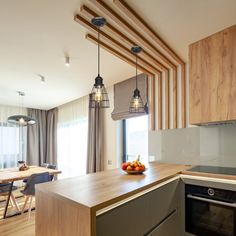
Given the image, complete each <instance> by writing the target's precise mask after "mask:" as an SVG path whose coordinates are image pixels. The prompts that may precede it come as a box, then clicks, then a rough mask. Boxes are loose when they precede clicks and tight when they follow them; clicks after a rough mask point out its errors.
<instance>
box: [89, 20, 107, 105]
mask: <svg viewBox="0 0 236 236" xmlns="http://www.w3.org/2000/svg"><path fill="white" fill-rule="evenodd" d="M91 23H92V24H93V25H94V26H95V27H96V28H97V32H98V76H97V77H96V78H95V84H94V85H93V89H92V91H91V93H90V94H89V108H109V107H110V105H109V98H108V94H107V91H106V88H105V86H104V84H103V78H102V77H101V76H100V28H101V27H103V26H104V25H105V24H106V19H105V18H103V17H95V18H93V19H92V21H91Z"/></svg>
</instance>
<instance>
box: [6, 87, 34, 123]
mask: <svg viewBox="0 0 236 236" xmlns="http://www.w3.org/2000/svg"><path fill="white" fill-rule="evenodd" d="M17 93H18V94H19V96H20V98H21V100H22V101H23V97H24V96H25V93H24V92H21V91H17ZM22 101H21V104H20V106H19V107H20V110H21V112H22V108H23V102H22ZM7 122H8V123H10V124H14V125H19V126H29V125H34V124H36V120H35V119H33V118H32V117H30V116H25V115H14V116H9V117H8V119H7Z"/></svg>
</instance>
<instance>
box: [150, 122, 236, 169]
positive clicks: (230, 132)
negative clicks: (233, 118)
mask: <svg viewBox="0 0 236 236" xmlns="http://www.w3.org/2000/svg"><path fill="white" fill-rule="evenodd" d="M149 159H150V160H154V159H155V160H158V161H161V162H166V163H178V164H192V165H214V166H229V167H236V125H224V126H217V127H191V128H186V129H176V130H163V131H159V132H156V131H150V132H149Z"/></svg>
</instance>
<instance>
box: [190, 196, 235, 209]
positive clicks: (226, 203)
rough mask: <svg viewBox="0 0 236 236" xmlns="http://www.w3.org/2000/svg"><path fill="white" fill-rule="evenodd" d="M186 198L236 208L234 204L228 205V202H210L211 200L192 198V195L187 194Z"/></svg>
mask: <svg viewBox="0 0 236 236" xmlns="http://www.w3.org/2000/svg"><path fill="white" fill-rule="evenodd" d="M187 198H190V199H194V200H199V201H203V202H209V203H215V204H218V205H222V206H229V207H234V208H236V203H228V202H222V201H218V200H212V199H208V198H203V197H197V196H193V195H192V194H188V195H187Z"/></svg>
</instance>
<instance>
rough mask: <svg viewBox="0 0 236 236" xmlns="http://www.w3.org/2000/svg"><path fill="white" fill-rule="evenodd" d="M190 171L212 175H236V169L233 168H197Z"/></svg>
mask: <svg viewBox="0 0 236 236" xmlns="http://www.w3.org/2000/svg"><path fill="white" fill-rule="evenodd" d="M189 171H194V172H203V173H211V174H222V175H236V168H232V167H219V166H195V167H193V168H191V169H189Z"/></svg>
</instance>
